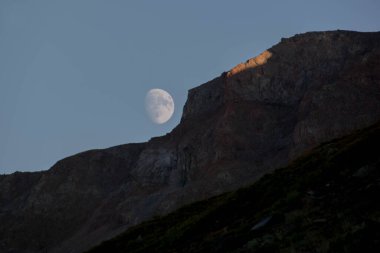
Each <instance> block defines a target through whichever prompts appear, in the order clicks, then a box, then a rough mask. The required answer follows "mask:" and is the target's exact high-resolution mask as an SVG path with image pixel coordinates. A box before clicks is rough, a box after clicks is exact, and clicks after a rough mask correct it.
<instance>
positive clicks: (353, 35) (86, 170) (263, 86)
mask: <svg viewBox="0 0 380 253" xmlns="http://www.w3.org/2000/svg"><path fill="white" fill-rule="evenodd" d="M379 41H380V33H379V32H378V33H360V32H349V31H329V32H311V33H305V34H302V35H296V36H294V37H291V38H288V39H283V40H282V41H281V42H280V43H278V44H277V45H275V46H273V47H271V48H270V49H268V50H266V51H264V52H263V53H262V54H260V55H259V56H257V57H255V58H252V59H251V60H248V61H247V62H245V63H242V64H239V65H237V66H236V67H234V68H232V69H231V70H230V71H228V72H227V73H223V74H222V75H220V76H219V77H217V78H215V79H213V80H211V81H209V82H207V83H205V84H202V85H200V86H198V87H196V88H193V89H191V90H190V91H189V94H188V99H187V101H186V104H185V106H184V110H183V115H182V119H181V122H180V124H179V125H178V126H177V127H176V128H175V129H174V130H173V131H172V132H171V133H170V134H168V135H165V136H162V137H160V138H153V139H152V140H150V141H149V142H147V143H142V144H128V145H121V146H118V147H114V148H110V149H104V150H93V151H89V152H84V153H81V154H77V155H74V156H71V157H69V158H66V159H63V160H61V161H60V162H58V163H57V164H56V165H54V166H53V167H52V168H51V169H50V170H48V171H44V172H38V173H34V174H23V173H21V174H18V175H17V176H12V175H8V176H4V177H2V178H1V180H0V224H2V225H1V226H0V234H1V235H4V236H2V237H1V238H0V251H1V252H15V251H17V252H40V251H42V250H48V251H49V252H54V253H59V252H65V253H66V252H73V253H77V252H81V251H84V250H87V249H88V248H90V247H91V246H94V244H97V243H99V242H101V241H102V240H105V239H108V238H110V237H112V236H114V235H116V234H118V233H119V232H120V231H123V230H124V229H126V228H128V227H131V226H133V225H136V224H139V223H141V222H142V221H144V220H147V219H149V218H151V217H153V216H155V215H162V214H165V213H168V212H170V211H173V210H175V209H177V208H178V207H180V206H183V205H184V204H187V203H191V202H194V201H197V200H201V199H205V198H208V197H211V196H214V195H217V194H220V193H223V192H226V191H230V190H235V189H238V188H240V187H243V186H246V185H248V184H251V183H253V182H255V181H257V180H258V179H259V178H261V177H262V176H263V175H265V174H267V173H269V172H272V171H273V170H275V169H276V168H279V167H283V166H286V165H287V164H288V163H289V162H290V161H292V160H293V159H294V158H296V157H299V156H300V155H302V154H304V153H305V152H307V151H308V150H310V149H312V148H313V147H315V146H317V145H319V144H320V143H323V142H327V141H329V140H332V139H334V138H338V137H341V136H343V135H346V134H349V133H351V132H352V131H355V130H356V129H360V128H364V127H367V126H370V125H372V124H374V123H375V122H377V121H379V120H380V106H379V105H380V85H379V84H380V71H379V69H380V43H379ZM21 220H22V222H21ZM26 234H27V235H28V236H25V235H26ZM12 250H13V251H12Z"/></svg>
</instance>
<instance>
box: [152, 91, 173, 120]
mask: <svg viewBox="0 0 380 253" xmlns="http://www.w3.org/2000/svg"><path fill="white" fill-rule="evenodd" d="M145 109H146V112H147V114H148V116H149V118H150V119H151V120H152V121H153V122H154V123H156V124H163V123H165V122H167V121H168V120H169V119H170V118H171V117H172V115H173V112H174V100H173V98H172V96H170V94H169V93H168V92H167V91H164V90H162V89H151V90H149V91H148V93H147V94H146V96H145Z"/></svg>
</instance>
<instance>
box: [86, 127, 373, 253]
mask: <svg viewBox="0 0 380 253" xmlns="http://www.w3.org/2000/svg"><path fill="white" fill-rule="evenodd" d="M379 195H380V124H377V125H375V126H373V127H371V128H369V129H364V130H362V131H358V132H355V133H354V134H352V135H350V136H347V137H345V138H341V139H338V140H334V141H332V142H329V143H325V144H323V145H322V146H320V147H318V148H316V149H314V150H313V151H311V152H310V153H308V154H307V155H305V156H304V157H302V158H300V159H298V160H296V161H295V162H293V163H292V164H291V165H289V166H288V167H286V168H283V169H278V170H276V171H275V172H274V173H272V174H267V175H266V176H264V177H263V178H262V179H260V180H259V181H258V182H256V183H254V184H253V185H252V186H250V187H247V188H242V189H240V190H238V191H235V192H230V193H225V194H223V195H220V196H217V197H213V198H211V199H208V200H205V201H201V202H197V203H194V204H191V205H188V206H185V207H183V208H181V209H179V210H178V211H175V212H173V213H171V214H169V215H167V216H163V217H158V218H156V219H153V220H151V221H148V222H144V223H142V224H140V225H138V226H136V227H132V228H130V229H129V230H127V231H126V232H125V233H123V234H121V235H119V236H118V237H116V238H114V239H112V240H110V241H107V242H104V243H102V244H101V245H100V246H98V247H95V248H94V249H92V250H91V251H88V253H102V252H114V253H117V252H130V253H133V252H378V250H379V249H380V203H379V201H378V197H379Z"/></svg>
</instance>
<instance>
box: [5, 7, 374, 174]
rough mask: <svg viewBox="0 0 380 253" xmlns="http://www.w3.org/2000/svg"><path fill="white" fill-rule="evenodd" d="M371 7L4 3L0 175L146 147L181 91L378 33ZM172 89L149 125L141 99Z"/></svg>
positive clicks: (164, 129) (165, 127) (168, 126)
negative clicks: (330, 34)
mask: <svg viewBox="0 0 380 253" xmlns="http://www.w3.org/2000/svg"><path fill="white" fill-rule="evenodd" d="M379 13H380V1H378V0H356V1H352V0H341V1H338V0H319V1H307V0H289V1H271V0H266V1H253V0H251V1H239V0H237V1H224V0H218V1H216V0H215V1H207V0H203V1H198V0H193V1H181V0H176V1H174V0H173V1H167V0H160V1H153V0H151V1H144V0H139V1H137V0H136V1H132V0H130V1H127V0H125V1H115V0H104V1H99V0H88V1H85V0H64V1H55V0H46V1H42V0H29V1H23V0H17V1H14V0H1V1H0V174H4V173H5V174H8V173H12V172H14V171H37V170H46V169H49V168H50V167H51V166H52V165H53V164H54V163H55V162H56V161H58V160H60V159H62V158H64V157H66V156H69V155H73V154H75V153H78V152H82V151H85V150H89V149H97V148H106V147H110V146H115V145H119V144H125V143H130V142H145V141H147V140H149V139H150V138H151V137H154V136H160V135H164V134H166V133H168V132H170V131H171V130H172V129H173V128H174V127H175V126H176V125H177V124H178V123H179V121H180V118H181V114H182V109H183V105H184V103H185V101H186V98H187V91H188V90H189V89H191V88H193V87H196V86H199V85H201V84H202V83H205V82H207V81H209V80H211V79H213V78H215V77H217V76H219V75H220V74H221V73H222V72H223V71H227V70H229V69H230V68H232V67H233V66H235V65H237V64H238V63H240V62H244V61H245V60H247V59H249V58H252V57H254V56H256V55H258V54H259V53H260V52H262V51H263V50H265V49H267V48H269V47H271V46H272V45H274V44H276V43H278V42H279V41H280V39H281V38H282V37H290V36H292V35H295V34H297V33H303V32H307V31H323V30H336V29H342V30H357V31H379V30H380V15H379ZM152 88H161V89H164V90H166V91H168V92H169V93H170V94H171V95H172V97H173V99H174V103H175V111H174V114H173V117H172V118H171V119H170V120H169V121H168V122H167V123H165V124H162V125H157V124H154V123H153V122H152V121H151V120H150V119H149V118H148V117H147V115H146V113H145V107H144V99H145V94H146V93H147V92H148V91H149V90H150V89H152Z"/></svg>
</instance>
